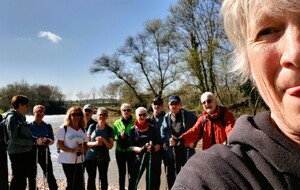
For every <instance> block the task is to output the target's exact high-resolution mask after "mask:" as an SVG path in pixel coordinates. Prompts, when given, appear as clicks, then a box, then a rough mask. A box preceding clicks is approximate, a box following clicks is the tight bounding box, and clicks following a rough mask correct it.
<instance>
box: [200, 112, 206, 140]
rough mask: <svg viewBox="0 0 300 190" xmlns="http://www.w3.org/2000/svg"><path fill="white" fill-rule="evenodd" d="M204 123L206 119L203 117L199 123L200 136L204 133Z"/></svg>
mask: <svg viewBox="0 0 300 190" xmlns="http://www.w3.org/2000/svg"><path fill="white" fill-rule="evenodd" d="M206 121H207V118H206V116H205V115H204V118H203V121H202V123H201V128H200V134H202V135H203V132H204V125H205V123H206Z"/></svg>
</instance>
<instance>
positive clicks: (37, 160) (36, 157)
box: [35, 146, 39, 190]
mask: <svg viewBox="0 0 300 190" xmlns="http://www.w3.org/2000/svg"><path fill="white" fill-rule="evenodd" d="M38 162H39V148H38V147H37V146H36V154H35V166H36V168H35V190H37V171H38V169H37V167H38Z"/></svg>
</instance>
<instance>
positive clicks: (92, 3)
mask: <svg viewBox="0 0 300 190" xmlns="http://www.w3.org/2000/svg"><path fill="white" fill-rule="evenodd" d="M174 4H176V0H0V73H1V74H0V77H1V79H0V87H4V86H6V85H7V84H11V83H14V82H21V81H22V80H25V81H26V82H27V83H29V84H30V85H32V84H49V85H52V86H58V87H59V88H60V90H61V92H62V93H64V94H65V95H66V97H67V99H76V93H78V92H79V91H82V92H84V93H86V92H88V91H89V90H90V89H91V88H93V87H95V88H96V89H99V88H100V87H101V86H102V85H106V84H108V83H109V82H110V81H113V80H114V79H113V78H111V75H108V74H99V73H98V74H93V75H92V74H91V73H90V72H89V69H90V67H91V66H92V63H93V61H94V60H95V59H96V58H98V57H100V56H101V55H102V54H108V55H111V54H112V53H113V52H115V51H116V49H117V48H119V47H121V46H122V45H123V44H124V42H125V40H126V38H127V37H128V36H129V35H133V36H134V35H136V34H137V33H138V32H141V31H143V29H144V26H145V25H144V24H145V22H146V21H147V20H151V19H157V18H161V19H165V18H166V16H167V15H168V14H169V11H168V9H169V7H170V5H174Z"/></svg>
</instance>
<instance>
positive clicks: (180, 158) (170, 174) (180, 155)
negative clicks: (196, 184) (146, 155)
mask: <svg viewBox="0 0 300 190" xmlns="http://www.w3.org/2000/svg"><path fill="white" fill-rule="evenodd" d="M194 153H195V150H194V149H189V151H188V152H187V149H186V148H176V149H175V152H174V151H173V154H174V157H175V158H176V159H175V160H174V159H170V158H169V157H167V159H166V166H167V180H168V187H169V189H171V188H172V186H173V184H174V182H175V178H176V176H177V174H178V173H179V172H180V170H181V168H182V167H183V166H184V164H185V163H186V161H187V154H188V157H190V156H192V155H193V154H194Z"/></svg>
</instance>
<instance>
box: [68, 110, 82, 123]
mask: <svg viewBox="0 0 300 190" xmlns="http://www.w3.org/2000/svg"><path fill="white" fill-rule="evenodd" d="M70 117H71V120H72V122H73V123H79V122H80V120H81V119H82V117H83V113H82V111H81V110H76V109H75V110H73V111H72V112H70Z"/></svg>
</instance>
